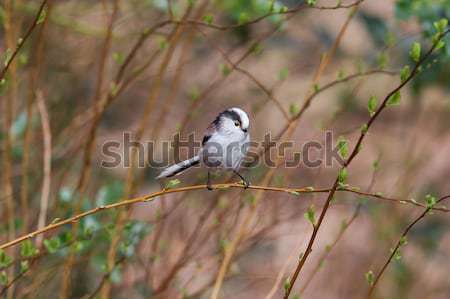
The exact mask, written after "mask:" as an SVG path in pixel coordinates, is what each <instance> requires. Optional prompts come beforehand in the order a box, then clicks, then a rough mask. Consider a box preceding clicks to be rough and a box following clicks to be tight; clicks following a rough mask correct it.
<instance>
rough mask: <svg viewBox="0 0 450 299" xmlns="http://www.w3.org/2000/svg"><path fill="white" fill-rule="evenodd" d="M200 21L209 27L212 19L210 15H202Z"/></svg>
mask: <svg viewBox="0 0 450 299" xmlns="http://www.w3.org/2000/svg"><path fill="white" fill-rule="evenodd" d="M202 19H203V21H204V22H205V23H207V24H209V25H211V24H212V22H213V21H214V17H213V16H212V15H204V16H203V18H202Z"/></svg>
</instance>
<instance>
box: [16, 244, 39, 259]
mask: <svg viewBox="0 0 450 299" xmlns="http://www.w3.org/2000/svg"><path fill="white" fill-rule="evenodd" d="M38 253H39V250H38V249H37V248H36V247H35V246H34V244H33V242H31V240H25V241H23V242H22V243H21V244H20V256H21V257H25V258H28V257H33V256H35V255H37V254H38Z"/></svg>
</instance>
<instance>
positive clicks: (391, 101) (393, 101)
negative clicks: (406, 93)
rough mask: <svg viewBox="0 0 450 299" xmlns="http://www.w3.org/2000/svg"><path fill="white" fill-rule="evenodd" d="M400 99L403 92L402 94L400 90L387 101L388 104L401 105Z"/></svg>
mask: <svg viewBox="0 0 450 299" xmlns="http://www.w3.org/2000/svg"><path fill="white" fill-rule="evenodd" d="M400 99H401V94H400V90H398V91H396V92H395V93H394V94H393V95H391V96H390V97H389V99H388V100H387V102H386V105H388V106H398V105H400Z"/></svg>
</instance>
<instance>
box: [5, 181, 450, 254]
mask: <svg viewBox="0 0 450 299" xmlns="http://www.w3.org/2000/svg"><path fill="white" fill-rule="evenodd" d="M212 187H213V189H214V190H226V189H229V188H237V189H244V186H243V185H242V184H240V183H228V184H216V185H213V186H212ZM204 189H206V185H194V186H187V187H180V188H176V189H163V190H160V191H157V192H154V193H151V194H148V195H144V196H140V197H136V198H132V199H128V200H122V201H119V202H116V203H113V204H109V205H103V206H99V207H96V208H93V209H91V210H88V211H85V212H82V213H80V214H77V215H75V216H72V217H70V218H67V219H65V220H61V221H58V222H55V223H52V224H49V225H47V226H45V227H43V228H41V229H38V230H35V231H33V232H31V233H28V234H26V235H24V236H22V237H20V238H17V239H15V240H12V241H10V242H7V243H4V244H2V245H0V249H5V248H8V247H11V246H14V245H16V244H18V243H20V242H22V241H25V240H28V239H31V238H34V237H36V236H37V235H40V234H43V233H45V232H48V231H52V230H55V229H57V228H59V227H61V226H63V225H66V224H74V223H77V222H78V221H79V220H80V219H82V218H85V217H87V216H89V215H93V214H97V213H99V212H101V211H105V210H111V209H117V208H120V207H123V206H130V205H133V204H136V203H144V202H149V201H153V200H154V199H155V198H157V197H160V196H162V195H166V194H171V193H181V192H189V191H194V190H204ZM247 189H249V190H260V191H273V192H281V193H287V194H292V195H296V196H298V195H300V194H310V193H328V192H330V191H332V189H314V188H311V187H304V188H282V187H271V186H255V185H250V186H249V187H248V188H247ZM335 191H338V192H339V191H341V192H350V193H355V194H364V195H366V196H370V197H371V198H376V199H382V200H389V201H395V202H397V203H412V202H410V201H405V200H399V199H393V198H390V199H387V198H386V197H382V196H381V195H377V194H370V193H364V192H360V191H357V190H355V188H343V189H339V190H335ZM415 204H416V203H415ZM417 204H419V203H417ZM419 205H420V206H422V207H425V205H422V204H419ZM434 210H437V211H442V212H449V211H450V210H449V209H447V208H443V207H440V208H434Z"/></svg>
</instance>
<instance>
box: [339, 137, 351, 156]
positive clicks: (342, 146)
mask: <svg viewBox="0 0 450 299" xmlns="http://www.w3.org/2000/svg"><path fill="white" fill-rule="evenodd" d="M337 148H338V150H339V153H340V154H341V156H342V158H347V155H348V142H347V140H346V139H345V138H344V137H343V136H341V137H339V139H338V144H337Z"/></svg>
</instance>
